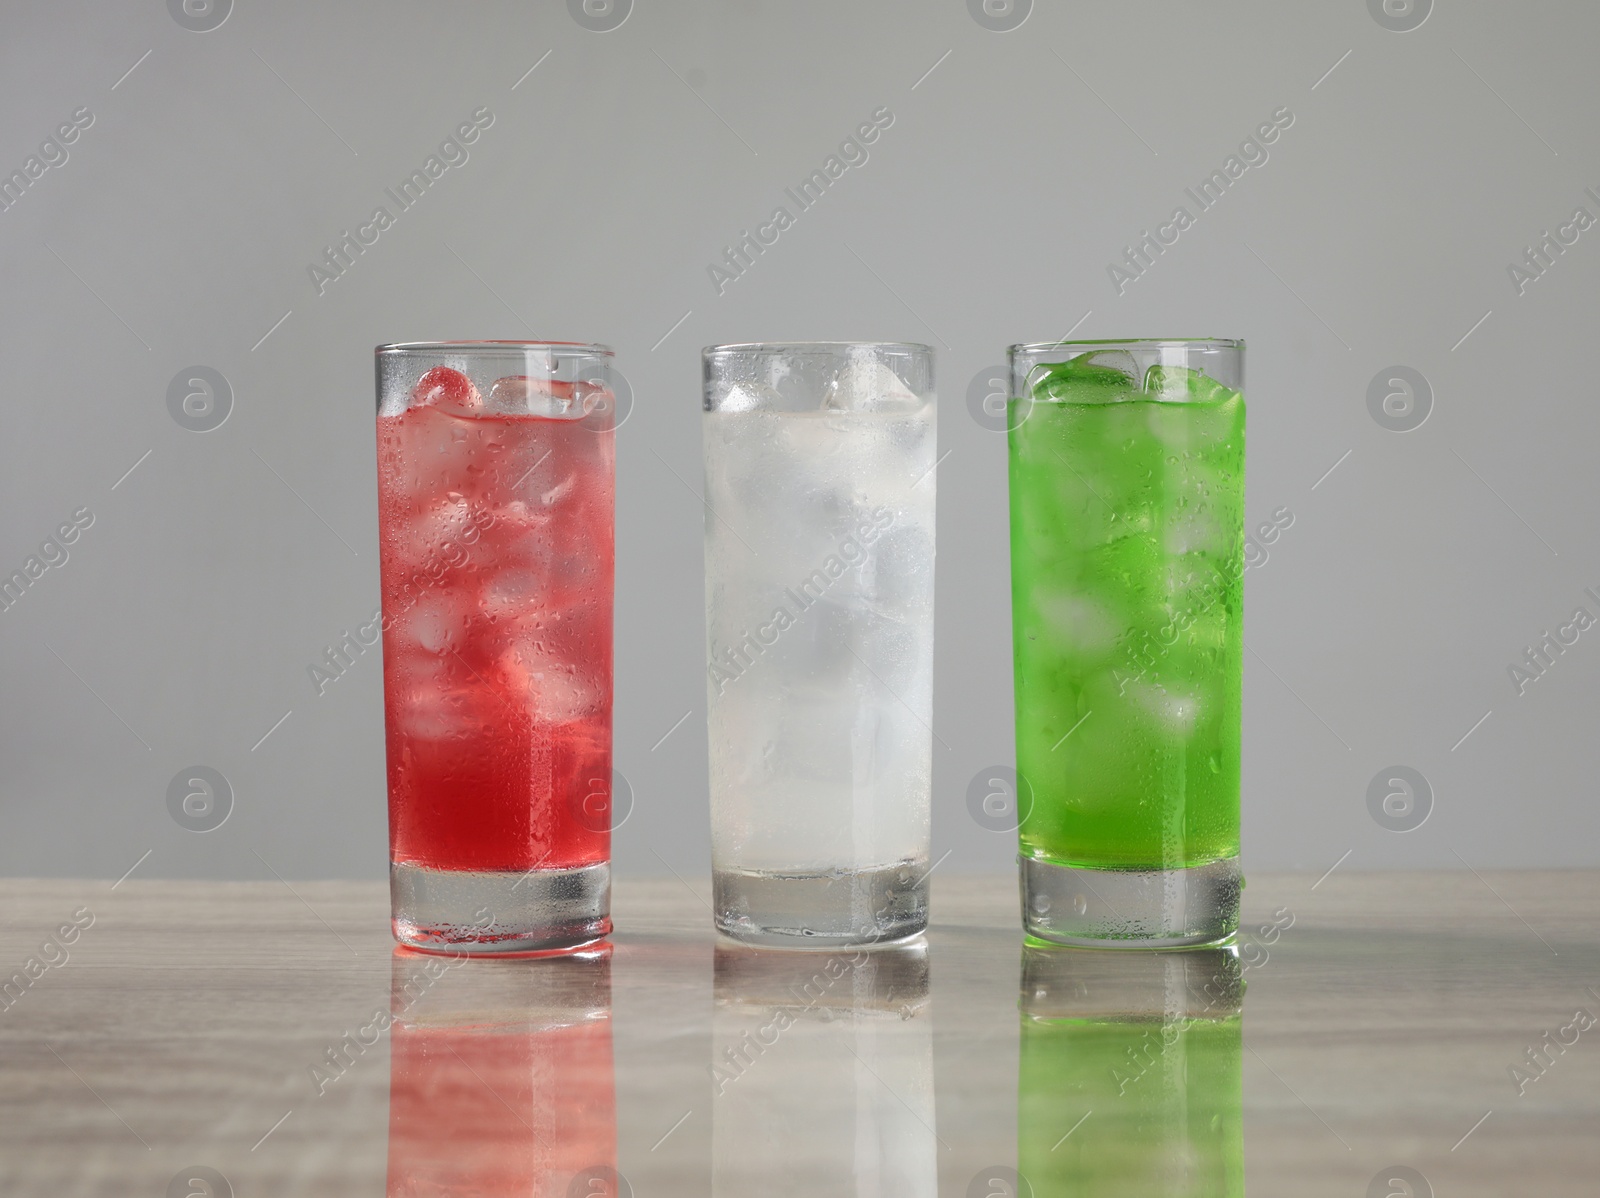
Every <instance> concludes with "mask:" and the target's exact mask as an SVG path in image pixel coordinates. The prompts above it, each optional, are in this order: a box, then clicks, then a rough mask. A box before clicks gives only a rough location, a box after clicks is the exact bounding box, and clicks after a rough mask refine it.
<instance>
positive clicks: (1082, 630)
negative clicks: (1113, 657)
mask: <svg viewBox="0 0 1600 1198" xmlns="http://www.w3.org/2000/svg"><path fill="white" fill-rule="evenodd" d="M1033 606H1034V610H1035V611H1037V612H1038V613H1039V619H1040V621H1041V623H1043V624H1044V625H1045V627H1046V628H1048V629H1049V630H1050V631H1051V632H1053V633H1055V635H1056V637H1057V638H1058V639H1059V640H1060V641H1061V642H1062V643H1064V644H1065V645H1067V646H1069V647H1070V648H1072V649H1074V650H1076V651H1077V652H1079V653H1083V654H1094V655H1098V654H1103V653H1109V652H1110V651H1111V650H1112V649H1114V648H1116V644H1117V640H1118V638H1119V637H1120V636H1121V635H1122V622H1121V621H1119V620H1117V618H1116V617H1115V616H1114V615H1112V612H1111V608H1110V607H1109V606H1108V605H1107V604H1106V603H1105V602H1103V601H1102V600H1100V599H1096V598H1094V597H1093V596H1091V595H1085V594H1081V593H1077V592H1073V591H1037V592H1035V593H1034V596H1033Z"/></svg>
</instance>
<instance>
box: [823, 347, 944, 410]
mask: <svg viewBox="0 0 1600 1198" xmlns="http://www.w3.org/2000/svg"><path fill="white" fill-rule="evenodd" d="M922 402H923V401H922V400H921V399H919V398H918V397H917V395H916V394H915V393H914V392H913V391H912V390H911V388H909V387H907V386H906V385H905V383H904V382H902V381H901V379H900V376H899V375H897V374H896V373H895V372H894V371H893V370H891V369H889V367H888V366H886V365H884V364H883V363H882V362H880V361H878V360H877V359H876V358H875V357H873V356H872V351H871V350H870V349H865V348H859V349H852V350H851V351H850V358H849V361H847V362H846V363H845V366H844V369H843V370H841V371H840V372H839V373H838V375H837V376H836V377H835V378H834V380H833V381H832V382H831V383H829V384H828V387H827V390H826V391H825V392H824V394H823V398H822V408H823V410H824V411H827V412H915V411H916V410H917V409H918V408H920V407H921V406H922Z"/></svg>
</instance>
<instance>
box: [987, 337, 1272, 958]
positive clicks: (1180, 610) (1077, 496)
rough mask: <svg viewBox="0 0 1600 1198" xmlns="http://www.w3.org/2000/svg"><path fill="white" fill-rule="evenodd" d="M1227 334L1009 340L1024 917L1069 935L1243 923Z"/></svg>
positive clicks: (1058, 935)
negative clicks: (1013, 343) (1024, 791)
mask: <svg viewBox="0 0 1600 1198" xmlns="http://www.w3.org/2000/svg"><path fill="white" fill-rule="evenodd" d="M1242 354H1243V348H1242V346H1240V345H1238V344H1237V343H1234V342H1133V343H1121V344H1110V343H1094V342H1088V343H1081V344H1068V345H1052V346H1018V347H1014V348H1013V350H1012V362H1013V369H1012V378H1013V386H1014V388H1015V389H1014V391H1013V395H1014V398H1013V399H1012V400H1011V408H1010V419H1009V421H1008V424H1009V425H1010V476H1011V477H1010V484H1011V485H1010V492H1011V575H1012V592H1013V617H1012V631H1013V640H1014V646H1015V655H1016V720H1017V772H1018V774H1019V776H1020V777H1021V778H1023V779H1025V781H1026V783H1027V784H1028V787H1029V789H1030V792H1031V798H1032V806H1031V810H1030V811H1029V813H1028V815H1027V818H1026V819H1025V820H1024V821H1023V823H1022V826H1021V829H1020V844H1021V860H1022V876H1023V890H1024V899H1025V910H1024V919H1025V921H1026V922H1027V927H1028V930H1029V931H1030V932H1032V933H1033V934H1035V935H1037V936H1041V937H1043V938H1045V939H1051V940H1059V941H1064V942H1068V943H1081V942H1093V943H1102V944H1119V943H1120V944H1151V943H1156V944H1159V943H1167V944H1178V943H1196V942H1203V941H1209V940H1216V939H1219V938H1221V937H1223V936H1225V935H1227V934H1228V933H1230V932H1232V931H1233V930H1234V928H1235V926H1237V922H1238V899H1239V887H1240V876H1239V865H1238V857H1239V761H1240V708H1241V702H1240V700H1241V691H1242V686H1241V683H1242V675H1243V669H1242V666H1243V652H1244V641H1243V635H1242V627H1243V623H1242V622H1243V608H1244V604H1243V591H1244V588H1243V582H1242V578H1243V545H1244V433H1245V427H1244V426H1245V406H1244V396H1243V394H1242V393H1241V386H1242V379H1241V376H1242Z"/></svg>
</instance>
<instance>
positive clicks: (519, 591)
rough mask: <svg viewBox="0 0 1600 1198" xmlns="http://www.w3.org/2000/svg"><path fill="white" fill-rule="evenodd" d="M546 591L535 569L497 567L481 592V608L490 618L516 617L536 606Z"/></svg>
mask: <svg viewBox="0 0 1600 1198" xmlns="http://www.w3.org/2000/svg"><path fill="white" fill-rule="evenodd" d="M544 592H545V587H544V584H543V582H542V580H541V579H540V577H539V575H538V574H536V573H534V572H533V571H532V570H518V569H511V570H496V571H495V572H494V574H492V575H491V576H490V577H489V581H488V582H486V583H485V584H484V587H483V591H482V592H481V593H480V595H479V596H478V608H479V610H480V611H482V612H483V614H484V615H486V616H488V617H489V618H490V619H491V620H515V619H517V618H519V617H521V616H525V615H527V614H528V613H529V612H530V611H532V610H534V609H535V608H536V607H537V606H538V604H539V601H540V599H541V598H542V597H543V596H544Z"/></svg>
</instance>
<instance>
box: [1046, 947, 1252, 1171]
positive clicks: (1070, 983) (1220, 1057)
mask: <svg viewBox="0 0 1600 1198" xmlns="http://www.w3.org/2000/svg"><path fill="white" fill-rule="evenodd" d="M1021 1007H1022V1041H1021V1044H1022V1055H1021V1062H1020V1066H1019V1069H1018V1084H1017V1172H1018V1173H1019V1174H1021V1176H1022V1178H1023V1179H1024V1180H1025V1181H1026V1182H1027V1183H1028V1187H1029V1189H1031V1192H1032V1193H1033V1194H1034V1195H1035V1198H1047V1196H1048V1195H1058V1194H1059V1195H1066V1194H1095V1195H1101V1194H1104V1195H1130V1196H1131V1195H1140V1196H1141V1198H1243V1195H1244V1119H1243V1110H1242V1107H1243V1093H1244V1086H1243V1075H1242V1074H1243V1071H1242V1068H1241V1064H1242V1062H1241V1052H1242V1049H1243V1042H1244V1040H1243V1030H1242V1029H1243V1022H1242V1021H1243V1011H1244V981H1243V976H1242V971H1241V969H1240V964H1239V950H1238V948H1237V946H1233V945H1230V946H1228V947H1226V948H1201V949H1191V950H1187V951H1182V952H1153V953H1137V954H1130V953H1085V952H1077V951H1074V950H1072V949H1063V948H1056V947H1054V946H1050V945H1040V944H1037V943H1035V944H1029V945H1027V946H1025V947H1024V948H1023V954H1022V997H1021ZM1018 1188H1019V1189H1021V1188H1022V1187H1020V1186H1019V1187H1018ZM1022 1192H1024V1193H1027V1192H1029V1191H1028V1190H1023V1191H1022Z"/></svg>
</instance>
